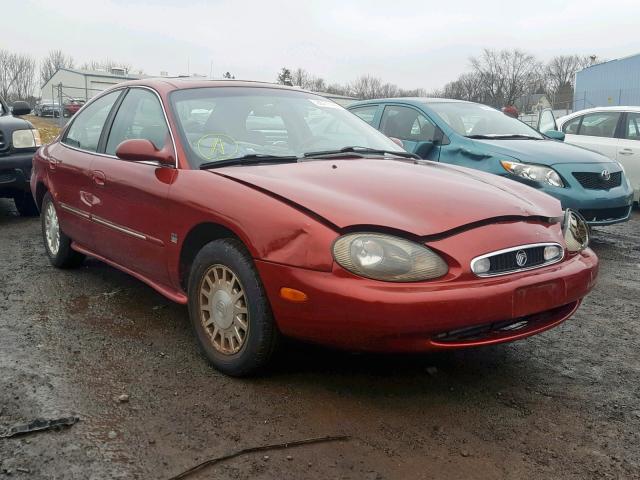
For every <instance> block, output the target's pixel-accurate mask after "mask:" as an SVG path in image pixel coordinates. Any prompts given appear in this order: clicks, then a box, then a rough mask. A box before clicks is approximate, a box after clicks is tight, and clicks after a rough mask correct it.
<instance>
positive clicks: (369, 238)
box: [333, 233, 449, 282]
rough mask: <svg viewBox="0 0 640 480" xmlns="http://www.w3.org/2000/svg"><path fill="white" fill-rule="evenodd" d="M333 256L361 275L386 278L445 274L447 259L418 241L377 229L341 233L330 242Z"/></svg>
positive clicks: (399, 279) (417, 278)
mask: <svg viewBox="0 0 640 480" xmlns="http://www.w3.org/2000/svg"><path fill="white" fill-rule="evenodd" d="M333 257H334V258H335V260H336V262H338V263H339V264H340V265H341V266H342V267H344V268H346V269H347V270H349V271H350V272H353V273H355V274H356V275H360V276H362V277H367V278H373V279H375V280H385V281H388V282H417V281H420V280H430V279H433V278H438V277H441V276H443V275H445V274H446V273H447V272H448V271H449V267H448V266H447V264H446V262H445V261H444V260H443V259H442V258H440V257H439V256H438V255H437V254H436V253H434V252H433V251H431V250H430V249H428V248H427V247H424V246H422V245H420V244H417V243H414V242H410V241H408V240H405V239H403V238H398V237H393V236H391V235H384V234H380V233H353V234H348V235H344V236H342V237H340V238H338V240H336V241H335V243H334V244H333Z"/></svg>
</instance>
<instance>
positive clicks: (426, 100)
mask: <svg viewBox="0 0 640 480" xmlns="http://www.w3.org/2000/svg"><path fill="white" fill-rule="evenodd" d="M392 102H395V103H407V104H412V105H418V106H420V105H426V104H433V103H474V102H468V101H466V100H455V99H453V98H439V97H392V98H374V99H371V100H362V101H359V102H354V103H352V104H351V105H349V107H352V106H354V105H366V104H370V103H392Z"/></svg>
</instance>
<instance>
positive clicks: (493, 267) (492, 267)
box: [471, 243, 564, 277]
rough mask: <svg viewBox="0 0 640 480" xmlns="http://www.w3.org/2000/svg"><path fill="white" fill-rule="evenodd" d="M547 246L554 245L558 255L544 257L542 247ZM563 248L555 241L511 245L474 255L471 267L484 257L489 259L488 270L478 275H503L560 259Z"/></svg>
mask: <svg viewBox="0 0 640 480" xmlns="http://www.w3.org/2000/svg"><path fill="white" fill-rule="evenodd" d="M548 246H556V247H558V249H559V252H561V253H560V255H559V256H558V257H556V258H553V259H551V260H545V259H544V249H545V247H548ZM563 252H564V250H563V249H562V247H561V246H560V245H558V244H557V243H543V244H535V245H522V246H520V247H513V248H509V249H507V250H500V251H498V252H494V253H489V254H487V255H482V256H480V257H476V258H474V259H473V260H472V261H471V268H472V271H473V266H474V264H476V262H478V261H480V260H484V259H489V270H488V271H485V272H482V273H476V275H477V276H479V277H491V276H495V275H504V274H507V273H511V272H517V271H522V270H530V269H533V268H538V267H542V266H545V265H550V264H552V263H557V262H559V261H560V260H562V258H563V255H564V253H563Z"/></svg>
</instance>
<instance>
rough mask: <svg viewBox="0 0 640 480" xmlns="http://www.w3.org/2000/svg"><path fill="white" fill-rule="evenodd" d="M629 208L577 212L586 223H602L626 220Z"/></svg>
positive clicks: (593, 209)
mask: <svg viewBox="0 0 640 480" xmlns="http://www.w3.org/2000/svg"><path fill="white" fill-rule="evenodd" d="M630 209H631V207H617V208H590V209H584V210H578V211H579V212H580V214H581V215H582V216H583V217H584V219H585V220H586V221H587V222H604V221H607V220H617V219H620V218H626V217H627V216H628V215H629V210H630Z"/></svg>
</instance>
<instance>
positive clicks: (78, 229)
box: [48, 90, 122, 248]
mask: <svg viewBox="0 0 640 480" xmlns="http://www.w3.org/2000/svg"><path fill="white" fill-rule="evenodd" d="M121 93H122V91H121V90H117V91H115V92H111V93H108V94H107V95H105V96H103V97H101V98H98V99H97V100H95V101H93V102H92V103H91V105H89V106H87V108H86V109H85V110H84V111H83V112H82V113H81V114H80V115H78V116H77V117H76V118H75V119H74V120H73V123H72V124H71V125H70V127H69V129H68V130H67V131H66V132H65V134H64V136H63V138H62V140H61V141H60V143H54V144H52V146H51V147H49V149H48V153H49V158H48V160H49V164H48V170H49V181H50V183H51V185H50V187H51V190H52V194H53V196H54V200H55V203H56V206H57V207H58V216H59V218H60V225H61V227H62V230H63V231H64V232H65V233H66V234H67V235H68V236H69V237H71V238H73V239H74V241H76V242H78V243H80V244H82V245H84V246H86V247H88V248H91V245H92V235H91V232H92V229H91V226H90V215H91V210H92V208H93V204H94V199H93V197H92V196H91V167H92V164H93V162H94V160H95V159H96V158H98V155H97V153H96V152H97V150H98V145H99V142H100V136H101V135H102V131H103V127H104V125H105V122H106V119H107V117H108V116H109V112H110V111H111V109H112V108H113V105H114V104H115V102H116V100H117V99H118V97H119V96H120V94H121Z"/></svg>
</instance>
